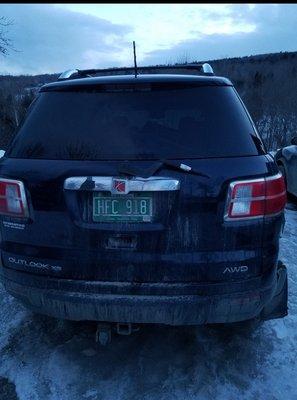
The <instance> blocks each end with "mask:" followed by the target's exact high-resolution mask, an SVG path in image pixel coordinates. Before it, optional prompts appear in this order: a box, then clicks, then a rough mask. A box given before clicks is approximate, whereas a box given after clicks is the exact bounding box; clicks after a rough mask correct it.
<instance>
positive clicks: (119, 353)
mask: <svg viewBox="0 0 297 400" xmlns="http://www.w3.org/2000/svg"><path fill="white" fill-rule="evenodd" d="M286 219H287V223H286V227H285V231H284V234H283V237H282V239H281V259H282V260H283V261H284V263H285V264H286V265H287V267H288V272H289V316H288V317H286V318H284V319H281V320H274V321H268V322H265V323H263V324H255V323H250V324H249V325H247V326H243V325H240V324H239V325H236V326H229V327H227V326H224V327H220V328H219V327H196V328H194V327H190V328H185V327H164V326H163V327H162V326H150V327H147V328H146V329H143V330H141V331H139V332H137V333H135V334H133V335H132V336H115V337H114V338H113V342H112V343H111V344H110V345H109V346H107V347H97V346H96V344H95V342H94V329H95V327H94V324H92V323H73V322H67V321H60V320H55V319H52V318H48V317H44V316H36V315H35V316H34V315H33V314H32V313H31V312H29V311H27V310H25V309H24V308H23V307H22V306H21V305H19V304H18V303H17V302H16V301H15V300H14V299H13V298H12V297H10V296H8V295H7V294H6V293H5V291H4V290H3V288H2V287H0V328H1V329H0V400H16V399H17V398H18V399H19V400H66V399H67V400H68V399H69V400H95V399H96V400H97V399H98V400H125V399H129V400H138V399H143V400H155V399H156V400H157V399H158V400H162V399H166V400H167V399H170V400H171V399H172V400H173V399H178V400H184V399H187V400H192V399H199V400H204V399H209V400H210V399H220V400H221V399H222V400H223V399H224V400H229V399H230V400H233V399H234V400H235V399H236V400H238V399H247V400H252V399H253V400H258V399H264V398H265V400H275V399H285V400H291V399H292V400H293V399H296V400H297V262H296V255H297V207H296V206H294V205H292V204H289V205H288V207H287V210H286ZM1 376H2V378H1ZM6 378H8V380H7V379H6ZM9 382H12V383H14V384H15V390H14V387H13V385H12V384H11V383H9ZM15 391H16V392H15Z"/></svg>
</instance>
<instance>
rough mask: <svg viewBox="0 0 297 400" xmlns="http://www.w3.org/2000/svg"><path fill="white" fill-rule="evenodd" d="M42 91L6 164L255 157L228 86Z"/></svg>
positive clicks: (249, 130)
mask: <svg viewBox="0 0 297 400" xmlns="http://www.w3.org/2000/svg"><path fill="white" fill-rule="evenodd" d="M107 86H108V85H106V86H105V89H104V90H103V89H102V88H101V89H98V88H97V89H96V88H93V89H91V88H88V89H86V88H85V89H84V88H80V89H79V90H78V89H76V90H71V89H70V90H69V89H67V90H64V91H48V92H47V91H45V92H41V93H40V94H39V95H38V98H37V99H36V101H35V102H34V105H33V106H32V107H31V109H30V111H29V113H28V115H27V118H26V119H25V121H24V122H23V124H22V126H21V127H20V129H19V131H18V133H17V136H16V137H15V139H14V141H13V143H12V145H11V146H10V149H9V150H8V154H7V156H8V157H15V158H37V159H60V160H63V159H64V160H69V159H71V160H82V159H88V160H116V159H130V160H131V159H178V158H206V157H207V158H208V157H232V156H252V155H257V154H259V150H258V149H257V146H256V144H257V141H255V140H253V137H254V138H255V136H256V133H255V130H254V127H253V124H252V123H251V121H250V119H249V117H248V115H247V113H246V111H245V109H244V107H243V105H242V103H241V101H240V99H239V98H238V95H237V94H236V92H235V90H234V88H233V87H231V86H200V87H170V88H168V87H166V88H163V87H157V88H156V87H153V86H150V85H146V87H145V88H142V89H139V90H137V88H136V86H135V87H134V89H133V87H132V85H131V88H130V89H129V87H126V88H125V89H123V88H122V89H121V88H120V89H117V88H116V87H114V88H113V89H112V87H111V86H110V88H109V89H108V88H107Z"/></svg>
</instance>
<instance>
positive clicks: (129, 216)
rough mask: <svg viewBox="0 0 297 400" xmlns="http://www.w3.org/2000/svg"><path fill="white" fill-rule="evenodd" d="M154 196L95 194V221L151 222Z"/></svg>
mask: <svg viewBox="0 0 297 400" xmlns="http://www.w3.org/2000/svg"><path fill="white" fill-rule="evenodd" d="M152 214H153V210H152V197H149V196H132V195H124V196H122V195H116V196H102V195H100V194H98V193H94V195H93V221H95V222H151V220H152Z"/></svg>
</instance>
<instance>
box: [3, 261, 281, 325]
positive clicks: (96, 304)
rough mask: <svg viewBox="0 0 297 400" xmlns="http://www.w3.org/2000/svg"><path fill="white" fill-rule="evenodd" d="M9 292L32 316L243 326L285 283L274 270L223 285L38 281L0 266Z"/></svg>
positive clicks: (65, 280)
mask: <svg viewBox="0 0 297 400" xmlns="http://www.w3.org/2000/svg"><path fill="white" fill-rule="evenodd" d="M0 277H1V281H2V283H3V284H4V286H5V288H6V290H7V291H8V292H9V293H10V294H11V295H13V296H14V297H16V298H17V299H19V300H20V301H21V302H22V303H23V304H24V305H25V306H27V307H28V308H30V309H32V310H33V311H36V312H39V313H43V314H47V315H50V316H54V317H57V318H63V319H71V320H96V321H110V322H131V323H160V324H168V325H200V324H206V323H222V322H224V323H226V322H235V321H243V320H247V319H251V318H254V317H256V316H258V315H259V314H260V313H261V311H262V310H263V308H264V306H265V305H267V304H268V303H269V301H270V300H271V299H272V298H273V296H274V295H275V294H276V293H278V292H279V291H280V285H283V284H284V283H283V282H284V279H285V280H286V279H287V277H286V269H285V267H284V268H282V271H281V274H280V273H279V271H276V269H275V268H273V269H271V270H270V271H269V272H268V273H266V274H265V275H263V276H261V277H257V278H253V279H248V280H245V281H240V282H228V283H226V282H224V283H201V284H200V283H199V284H198V283H196V284H194V283H193V284H176V283H160V284H157V283H123V282H90V281H75V280H67V279H56V278H48V277H41V276H36V275H33V274H28V273H24V272H20V271H16V270H12V269H9V268H5V267H0Z"/></svg>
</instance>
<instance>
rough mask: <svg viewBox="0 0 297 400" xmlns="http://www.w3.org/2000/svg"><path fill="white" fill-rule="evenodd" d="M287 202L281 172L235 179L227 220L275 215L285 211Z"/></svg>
mask: <svg viewBox="0 0 297 400" xmlns="http://www.w3.org/2000/svg"><path fill="white" fill-rule="evenodd" d="M286 202H287V194H286V185H285V181H284V178H283V176H282V175H281V174H277V175H274V176H272V177H268V178H260V179H254V180H245V181H235V182H232V183H231V184H230V187H229V192H228V199H227V205H226V212H225V220H229V221H230V220H241V219H250V218H260V217H264V216H270V215H275V214H278V213H280V212H281V211H283V209H284V208H285V205H286Z"/></svg>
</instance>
